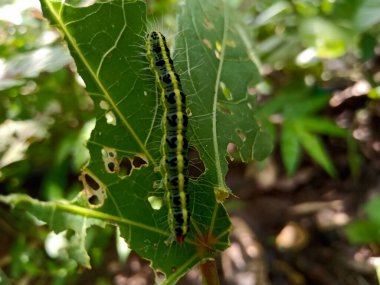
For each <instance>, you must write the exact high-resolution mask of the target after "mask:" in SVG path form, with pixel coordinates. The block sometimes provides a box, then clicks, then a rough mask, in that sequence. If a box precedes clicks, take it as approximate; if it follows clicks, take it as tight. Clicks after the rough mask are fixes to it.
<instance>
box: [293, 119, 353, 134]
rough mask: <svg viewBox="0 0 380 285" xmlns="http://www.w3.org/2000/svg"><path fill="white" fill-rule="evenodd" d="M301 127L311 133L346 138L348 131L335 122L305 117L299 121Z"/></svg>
mask: <svg viewBox="0 0 380 285" xmlns="http://www.w3.org/2000/svg"><path fill="white" fill-rule="evenodd" d="M297 124H298V125H299V126H302V128H304V129H305V130H307V131H308V132H311V133H319V134H324V135H330V136H335V137H341V138H344V137H346V136H347V131H346V130H345V129H342V128H340V127H338V126H337V125H336V124H335V122H333V121H331V120H329V119H325V118H322V117H304V118H300V119H299V120H298V121H297Z"/></svg>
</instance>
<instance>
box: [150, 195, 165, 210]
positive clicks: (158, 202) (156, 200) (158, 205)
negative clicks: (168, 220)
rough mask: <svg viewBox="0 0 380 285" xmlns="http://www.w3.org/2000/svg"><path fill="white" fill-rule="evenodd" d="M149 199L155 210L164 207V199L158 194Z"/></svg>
mask: <svg viewBox="0 0 380 285" xmlns="http://www.w3.org/2000/svg"><path fill="white" fill-rule="evenodd" d="M148 201H149V203H150V206H151V207H152V209H153V210H159V209H161V207H162V199H161V198H160V197H156V196H150V197H148Z"/></svg>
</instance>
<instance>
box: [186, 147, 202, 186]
mask: <svg viewBox="0 0 380 285" xmlns="http://www.w3.org/2000/svg"><path fill="white" fill-rule="evenodd" d="M204 172H205V165H204V163H203V161H202V159H201V157H200V155H199V152H198V150H197V149H196V148H195V147H193V146H190V147H189V168H188V173H189V177H190V178H191V179H194V180H196V179H198V178H199V177H200V176H201V175H202V174H203V173H204Z"/></svg>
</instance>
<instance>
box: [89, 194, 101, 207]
mask: <svg viewBox="0 0 380 285" xmlns="http://www.w3.org/2000/svg"><path fill="white" fill-rule="evenodd" d="M88 202H89V203H90V204H91V205H93V206H98V205H99V204H100V200H99V198H98V196H96V195H92V196H91V197H90V198H88Z"/></svg>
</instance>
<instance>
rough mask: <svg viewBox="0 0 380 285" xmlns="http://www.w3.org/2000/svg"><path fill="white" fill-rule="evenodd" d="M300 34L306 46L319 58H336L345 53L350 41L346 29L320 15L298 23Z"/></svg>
mask: <svg viewBox="0 0 380 285" xmlns="http://www.w3.org/2000/svg"><path fill="white" fill-rule="evenodd" d="M299 27H300V34H301V36H302V39H303V42H304V43H305V45H306V46H308V47H313V48H314V49H315V50H316V53H317V56H319V57H321V58H337V57H339V56H342V55H344V54H345V53H346V51H347V49H348V45H349V42H350V38H349V36H348V35H347V34H346V31H344V30H343V29H341V28H340V27H338V26H337V25H335V24H334V23H333V22H330V21H328V20H327V19H324V18H322V17H308V18H305V19H304V20H303V21H302V22H301V24H300V26H299Z"/></svg>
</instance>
